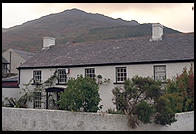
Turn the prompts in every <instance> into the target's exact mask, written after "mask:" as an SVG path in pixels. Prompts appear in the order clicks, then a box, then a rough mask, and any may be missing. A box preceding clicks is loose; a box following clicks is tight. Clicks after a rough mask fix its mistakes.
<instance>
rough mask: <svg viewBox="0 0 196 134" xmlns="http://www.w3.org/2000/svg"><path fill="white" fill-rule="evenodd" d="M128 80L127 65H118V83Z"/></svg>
mask: <svg viewBox="0 0 196 134" xmlns="http://www.w3.org/2000/svg"><path fill="white" fill-rule="evenodd" d="M125 80H127V67H116V83H124V82H125Z"/></svg>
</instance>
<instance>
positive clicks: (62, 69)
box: [58, 68, 67, 84]
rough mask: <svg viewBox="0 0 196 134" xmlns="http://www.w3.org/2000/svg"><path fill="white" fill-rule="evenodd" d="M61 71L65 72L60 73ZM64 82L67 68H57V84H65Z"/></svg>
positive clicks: (65, 81)
mask: <svg viewBox="0 0 196 134" xmlns="http://www.w3.org/2000/svg"><path fill="white" fill-rule="evenodd" d="M63 71H64V73H65V74H63V73H62V72H63ZM60 72H61V73H60ZM63 77H64V78H63ZM61 80H62V81H61ZM63 80H64V81H63ZM65 83H67V69H65V68H61V69H58V84H65Z"/></svg>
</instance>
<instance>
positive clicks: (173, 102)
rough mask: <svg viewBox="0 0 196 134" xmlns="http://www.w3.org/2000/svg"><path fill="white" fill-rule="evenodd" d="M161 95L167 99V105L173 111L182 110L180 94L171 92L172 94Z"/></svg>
mask: <svg viewBox="0 0 196 134" xmlns="http://www.w3.org/2000/svg"><path fill="white" fill-rule="evenodd" d="M162 97H164V98H166V99H168V100H169V107H170V108H171V109H172V111H173V112H175V113H180V112H182V107H183V99H184V98H183V97H182V96H180V95H178V94H176V93H173V94H165V95H163V96H162Z"/></svg>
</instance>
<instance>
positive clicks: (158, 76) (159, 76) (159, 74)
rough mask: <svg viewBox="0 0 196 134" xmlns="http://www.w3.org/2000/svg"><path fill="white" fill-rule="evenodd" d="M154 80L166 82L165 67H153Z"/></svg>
mask: <svg viewBox="0 0 196 134" xmlns="http://www.w3.org/2000/svg"><path fill="white" fill-rule="evenodd" d="M154 80H160V81H165V80H166V65H156V66H154Z"/></svg>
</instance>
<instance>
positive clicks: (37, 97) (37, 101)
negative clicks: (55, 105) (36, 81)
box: [33, 92, 41, 108]
mask: <svg viewBox="0 0 196 134" xmlns="http://www.w3.org/2000/svg"><path fill="white" fill-rule="evenodd" d="M33 108H41V92H34V101H33Z"/></svg>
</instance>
